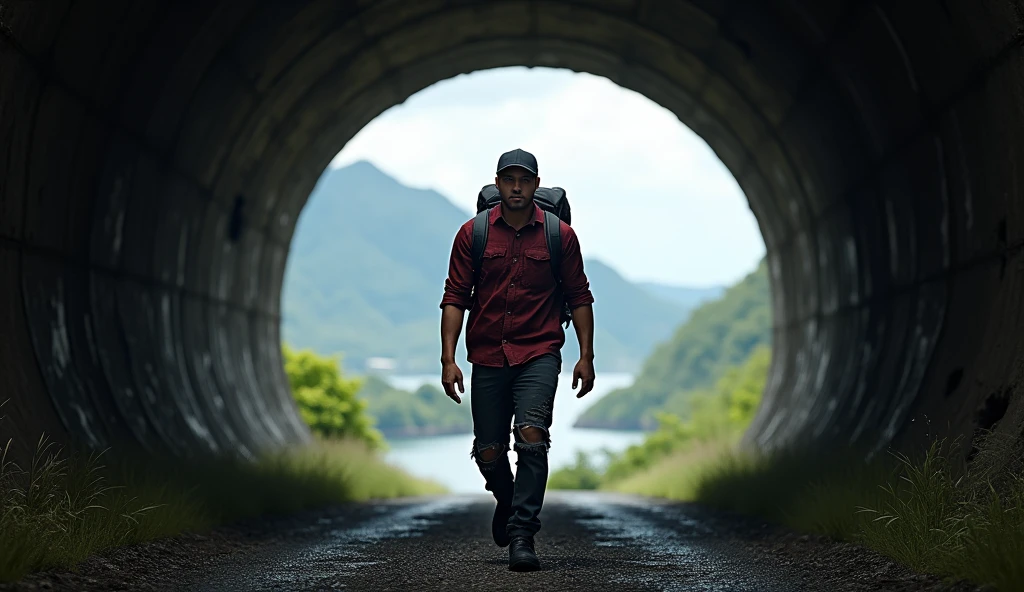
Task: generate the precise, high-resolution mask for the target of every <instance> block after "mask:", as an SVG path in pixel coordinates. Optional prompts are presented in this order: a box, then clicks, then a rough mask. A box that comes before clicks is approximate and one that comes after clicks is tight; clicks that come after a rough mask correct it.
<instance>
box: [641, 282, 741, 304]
mask: <svg viewBox="0 0 1024 592" xmlns="http://www.w3.org/2000/svg"><path fill="white" fill-rule="evenodd" d="M637 285H638V286H640V287H641V288H643V289H645V290H647V291H648V292H650V293H651V294H652V295H654V296H656V297H658V298H661V299H662V300H667V301H669V302H673V303H675V304H676V305H679V306H682V307H684V308H687V309H690V310H692V309H694V308H697V307H698V306H700V305H701V304H704V303H705V302H708V301H710V300H717V299H719V298H721V297H722V294H723V293H725V288H724V287H722V286H712V287H710V288H691V287H688V286H673V285H669V284H659V283H655V282H639V283H638V284H637Z"/></svg>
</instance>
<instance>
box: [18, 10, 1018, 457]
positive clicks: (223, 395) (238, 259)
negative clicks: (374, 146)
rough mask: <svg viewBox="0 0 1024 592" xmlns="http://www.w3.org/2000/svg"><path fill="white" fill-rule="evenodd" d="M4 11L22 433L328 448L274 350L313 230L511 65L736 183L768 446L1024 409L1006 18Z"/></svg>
mask: <svg viewBox="0 0 1024 592" xmlns="http://www.w3.org/2000/svg"><path fill="white" fill-rule="evenodd" d="M3 6H4V8H3V11H2V12H0V21H2V22H3V24H4V26H3V27H0V52H2V53H0V89H2V90H0V139H2V141H0V151H2V155H0V156H2V157H0V163H2V166H3V169H2V175H3V178H4V179H5V183H4V185H3V188H2V192H0V237H2V239H0V277H2V278H3V286H5V287H4V289H3V291H2V294H3V296H2V300H0V304H2V306H0V328H2V329H3V334H4V335H5V336H8V339H5V340H4V343H3V344H2V345H0V364H2V367H3V369H4V370H3V373H2V374H0V381H2V383H0V390H2V391H4V392H8V393H11V398H12V399H13V401H12V402H9V405H8V407H7V409H6V410H5V412H6V413H7V415H8V421H7V423H6V425H3V427H2V429H4V430H5V431H7V432H10V433H11V434H12V435H14V436H15V437H16V439H17V440H19V441H21V442H25V441H27V442H34V441H35V439H36V438H37V434H38V432H39V431H41V430H46V431H49V432H51V433H59V434H63V435H64V436H65V437H67V438H70V439H74V440H79V441H83V442H84V443H86V444H89V445H92V446H103V445H106V444H109V443H111V442H115V441H119V440H128V441H132V442H136V443H138V444H139V445H140V446H141V447H142V448H144V449H147V450H154V451H155V450H160V449H170V450H172V451H174V452H176V453H180V454H196V453H203V452H205V451H211V450H212V451H226V450H242V451H244V452H245V453H252V452H254V451H258V450H260V449H264V448H272V447H275V446H281V445H284V444H286V443H288V442H301V441H305V440H306V439H308V432H307V431H306V430H305V429H304V427H303V426H302V425H301V422H300V421H299V420H298V418H297V415H296V413H295V409H294V406H293V404H292V403H291V402H290V399H289V397H288V392H287V382H286V380H285V378H284V375H283V370H282V369H281V361H280V351H279V350H278V347H277V344H278V343H279V339H278V331H279V327H278V324H279V310H280V302H279V299H280V288H281V275H282V272H283V269H284V263H285V258H286V255H287V248H288V243H289V239H290V237H291V233H292V231H293V229H294V224H295V221H296V218H297V215H298V212H299V210H300V209H301V207H302V205H303V203H304V201H305V199H306V197H307V196H308V195H309V192H310V190H311V189H312V187H313V184H314V183H315V182H316V179H317V178H318V177H319V174H320V172H321V171H323V170H324V168H325V167H326V166H327V164H328V162H329V161H330V159H331V158H332V157H333V156H334V153H335V150H336V148H337V147H338V146H341V145H344V144H345V142H346V141H347V140H348V139H349V138H351V137H352V135H354V134H355V133H356V131H358V130H359V129H361V128H362V127H363V126H364V125H365V124H366V123H367V122H369V121H370V120H371V119H373V118H374V117H375V116H376V115H378V114H379V113H380V112H382V111H383V110H384V109H386V108H387V107H390V106H391V105H394V104H396V103H400V102H401V101H402V100H404V99H405V98H406V97H408V96H410V95H411V94H412V93H414V92H416V91H418V90H420V89H422V88H425V87H426V86H428V85H430V84H432V83H434V82H436V81H438V80H441V79H445V78H449V77H451V76H455V75H457V74H460V73H463V72H468V71H474V70H479V69H485V68H494V67H500V66H507V65H528V66H530V65H536V66H553V67H563V68H569V69H572V70H577V71H586V72H590V73H593V74H597V75H600V76H604V77H606V78H608V79H610V80H612V81H614V82H615V83H617V84H619V85H620V86H623V87H625V88H629V89H632V90H635V91H637V92H639V93H641V94H643V95H645V96H647V97H649V98H650V99H652V100H653V101H655V102H657V103H658V104H660V105H662V106H664V107H665V108H667V109H669V110H671V111H673V112H674V113H676V114H677V115H678V116H679V118H680V120H681V121H682V122H683V123H684V124H685V125H687V126H688V127H690V128H691V129H693V130H695V131H696V132H697V133H699V134H700V135H701V136H702V137H704V138H705V140H706V141H707V142H708V144H709V145H710V146H711V147H712V149H713V150H714V151H715V153H716V154H717V155H718V156H719V158H720V159H721V160H722V161H723V162H724V163H725V164H726V166H727V167H728V168H729V169H730V170H731V171H732V172H733V174H734V176H735V177H736V179H737V181H738V182H739V184H740V186H741V187H742V188H743V190H744V192H745V193H746V195H747V197H748V199H749V201H750V205H751V209H752V210H753V212H754V214H755V215H756V217H757V219H758V221H759V224H760V226H761V230H762V235H763V237H764V240H765V245H766V247H767V250H768V259H769V264H770V271H771V274H770V275H771V285H772V295H773V308H774V310H773V317H774V323H775V328H774V331H773V349H774V351H775V355H774V356H773V361H772V367H771V370H770V374H769V381H768V386H767V387H766V391H765V394H764V400H763V403H762V406H761V409H760V411H759V413H758V415H757V417H756V418H755V420H754V423H753V425H752V426H751V428H750V430H749V431H748V434H747V438H746V441H747V443H748V444H750V445H754V446H758V447H762V448H776V447H785V446H794V445H801V444H806V443H808V442H818V443H832V444H836V445H841V446H849V445H865V444H866V445H867V446H868V447H870V448H873V449H881V448H882V447H885V446H888V445H891V444H896V445H900V446H910V445H914V444H919V443H920V442H921V441H922V440H923V439H924V438H926V437H928V436H930V435H937V434H927V433H925V431H924V430H925V428H923V426H922V423H923V422H913V421H911V420H912V419H913V418H914V417H915V416H918V415H922V414H928V415H929V416H931V417H932V418H941V419H942V420H943V421H941V424H942V428H941V429H942V430H943V431H944V432H946V433H949V434H969V433H971V432H972V430H973V429H974V427H976V424H977V421H978V420H977V410H978V408H979V406H980V405H982V403H983V401H984V400H985V397H987V396H988V394H990V393H991V392H993V391H995V390H998V391H1000V392H1003V391H1004V390H1006V389H1009V390H1010V391H1011V395H1010V396H1009V397H1008V400H1009V402H1008V403H1007V405H1006V407H1007V411H1006V412H1005V417H1010V418H1019V417H1021V415H1022V413H1024V412H1022V411H1021V409H1020V407H1021V405H1020V403H1019V401H1020V400H1021V397H1020V394H1019V393H1020V389H1021V388H1022V387H1021V386H1020V385H1021V384H1022V381H1021V380H1020V379H1021V373H1022V370H1021V368H1022V361H1024V349H1022V343H1021V340H1020V339H1019V338H1017V337H1016V336H1017V335H1019V334H1021V332H1020V328H1021V324H1022V323H1024V319H1022V317H1021V315H1020V306H1019V303H1020V302H1021V301H1022V299H1021V296H1022V294H1021V291H1022V290H1024V281H1022V277H1021V271H1020V270H1021V267H1022V265H1021V248H1020V247H1021V246H1022V243H1024V211H1022V210H1021V208H1020V207H1019V203H1021V190H1020V186H1021V183H1020V175H1021V173H1020V171H1019V170H1018V167H1017V166H1016V165H1015V163H1016V162H1019V161H1020V154H1021V152H1022V149H1024V147H1022V145H1021V143H1022V142H1024V140H1022V139H1021V138H1022V137H1024V136H1022V135H1021V134H1019V133H1016V132H1018V131H1019V130H1020V129H1021V128H1022V127H1024V113H1022V111H1021V107H1020V105H1022V104H1024V101H1022V100H1021V99H1022V94H1024V79H1022V74H1021V72H1022V71H1024V69H1022V68H1021V65H1022V62H1021V59H1022V55H1021V51H1022V50H1021V40H1022V34H1021V32H1020V31H1021V11H1020V5H1019V4H1018V3H1017V2H1004V1H996V0H992V1H988V2H981V3H977V2H967V1H951V2H944V3H937V2H936V3H933V2H927V1H922V2H916V3H906V4H905V5H900V6H898V7H882V6H880V5H878V4H875V3H871V2H852V1H851V2H843V1H836V2H828V3H824V2H804V1H802V0H777V1H773V2H760V3H758V2H748V1H739V0H734V1H729V2H704V1H701V0H693V1H691V2H685V1H680V2H672V3H661V2H651V1H645V0H622V1H596V0H595V1H572V2H569V1H564V2H563V1H554V0H552V1H536V2H522V1H498V2H487V3H484V2H471V1H465V2H441V1H438V2H411V1H403V0H390V1H385V2H377V3H372V4H370V3H366V4H364V3H344V4H339V3H333V2H326V1H323V2H318V1H313V0H311V1H309V2H301V3H290V4H288V5H284V4H274V3H267V4H258V5H252V6H248V5H236V4H232V3H228V2H211V3H206V4H205V5H204V6H201V7H200V6H186V5H180V4H178V3H165V4H155V3H154V4H152V5H148V6H145V7H138V6H133V5H132V4H131V3H128V2H108V3H103V4H102V5H91V4H87V3H74V4H72V3H70V2H54V3H20V4H6V3H5V4H4V5H3ZM239 195H244V196H245V208H244V216H243V217H241V220H242V222H241V223H240V224H232V222H231V220H232V212H233V210H234V203H235V200H236V198H237V196H239ZM232 238H235V239H236V240H232ZM952 368H962V369H963V370H962V372H963V374H962V378H961V380H960V381H958V382H959V383H960V384H959V386H958V388H957V389H956V390H955V392H954V393H953V394H951V395H948V396H947V395H946V393H945V391H946V385H947V383H948V375H949V372H950V369H952ZM936 423H938V422H936ZM936 423H933V425H936ZM1021 426H1022V421H1021V420H1014V421H1006V420H1005V419H1004V420H1002V421H1000V422H998V429H1001V430H1009V431H1014V432H1016V434H1017V436H1019V434H1020V429H1021ZM931 431H933V432H934V431H938V429H933V430H931Z"/></svg>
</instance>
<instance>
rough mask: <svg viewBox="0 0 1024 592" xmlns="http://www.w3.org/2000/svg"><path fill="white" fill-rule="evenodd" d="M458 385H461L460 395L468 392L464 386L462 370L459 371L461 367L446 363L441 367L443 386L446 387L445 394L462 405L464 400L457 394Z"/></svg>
mask: <svg viewBox="0 0 1024 592" xmlns="http://www.w3.org/2000/svg"><path fill="white" fill-rule="evenodd" d="M456 384H457V385H459V392H460V393H465V392H466V389H465V387H464V386H463V385H462V370H459V365H458V364H456V363H455V362H446V363H445V364H443V365H442V366H441V385H442V386H444V394H446V395H448V397H449V398H451V400H452V401H455V402H456V403H459V404H460V405H461V404H462V398H460V397H459V395H458V394H457V393H456V392H455V385H456Z"/></svg>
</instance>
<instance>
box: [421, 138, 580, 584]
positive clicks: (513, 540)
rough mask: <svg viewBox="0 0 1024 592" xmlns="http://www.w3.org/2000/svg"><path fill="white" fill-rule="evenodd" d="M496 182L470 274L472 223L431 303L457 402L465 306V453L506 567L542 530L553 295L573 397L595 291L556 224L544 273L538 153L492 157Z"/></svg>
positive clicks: (556, 351) (532, 562)
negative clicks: (568, 332)
mask: <svg viewBox="0 0 1024 592" xmlns="http://www.w3.org/2000/svg"><path fill="white" fill-rule="evenodd" d="M495 185H497V187H498V191H499V193H500V195H501V204H500V206H496V207H493V208H491V210H489V211H488V224H489V227H488V234H487V244H486V246H485V248H484V251H483V259H482V262H481V264H480V269H479V270H478V272H477V273H476V274H474V271H473V260H472V253H471V251H472V242H473V220H469V221H468V222H466V223H465V224H463V225H462V227H461V228H460V229H459V231H458V233H457V235H456V237H455V242H454V245H453V246H452V253H451V260H450V261H449V270H448V278H447V279H446V281H445V287H444V297H443V298H442V300H441V309H442V314H441V364H442V369H441V383H442V384H443V386H444V390H445V392H446V393H447V394H448V396H449V397H451V398H452V399H453V400H454V401H455V402H456V403H461V402H462V399H461V398H460V397H459V395H458V393H457V392H456V389H455V387H456V385H458V392H459V393H464V392H465V389H464V387H463V377H462V371H461V370H460V369H459V366H458V364H457V363H456V362H455V344H456V342H457V341H458V338H459V332H460V331H461V329H462V322H463V316H464V314H465V311H466V310H467V309H469V310H470V313H469V320H468V322H467V323H466V350H467V359H468V361H469V362H470V364H472V376H471V380H472V382H471V386H472V397H471V401H470V402H471V408H472V413H473V436H474V441H473V450H472V456H473V458H474V459H475V460H476V463H477V466H478V467H479V468H480V472H481V474H482V475H483V476H484V480H485V482H486V485H485V488H486V489H487V490H488V491H490V492H492V493H493V495H494V498H495V499H496V500H497V505H496V507H495V510H494V517H493V520H492V523H491V534H492V536H493V537H494V542H495V543H497V544H498V545H499V546H501V547H505V546H508V547H509V569H512V570H517V571H520V570H521V571H530V570H536V569H540V561H539V560H538V559H537V555H536V553H535V551H534V541H533V537H534V535H535V534H536V533H537V532H538V531H539V530H540V519H539V514H540V510H541V506H542V505H543V502H544V491H545V489H546V487H547V478H548V457H547V454H548V448H549V446H550V442H551V439H550V434H549V432H548V430H549V428H550V427H551V420H552V409H553V405H554V400H555V390H556V387H557V385H558V375H559V373H560V372H561V368H562V355H561V349H562V345H564V343H565V333H564V331H563V330H562V325H561V323H560V318H559V315H560V312H561V310H562V300H563V299H564V301H565V302H566V303H567V304H568V305H569V308H570V309H571V310H572V322H573V324H574V325H575V327H576V337H577V339H578V340H579V344H580V360H579V362H577V364H576V366H575V369H574V370H573V384H572V387H573V388H574V389H575V388H576V386H577V384H579V383H582V384H581V386H580V391H579V393H578V394H577V395H576V396H577V397H582V396H584V395H585V394H587V393H588V392H590V390H591V389H592V388H593V387H594V349H593V336H594V312H593V308H592V306H591V305H592V303H593V302H594V297H593V295H592V294H591V292H590V284H589V282H588V280H587V276H586V275H585V274H584V272H583V259H582V257H581V255H580V246H579V241H578V240H577V237H576V234H575V232H573V230H572V228H571V227H570V226H569V225H568V224H566V223H565V222H561V221H560V222H559V224H560V229H561V241H562V253H563V255H562V261H561V266H560V272H561V273H560V277H559V278H556V277H555V274H554V273H553V272H552V265H551V260H550V255H549V252H548V247H547V242H546V238H545V228H544V224H545V216H544V212H543V211H542V210H541V209H540V207H539V206H538V205H537V204H536V203H534V200H533V196H534V192H535V191H536V190H537V188H538V187H539V186H540V177H539V176H538V172H537V160H536V158H534V156H533V155H532V154H530V153H529V152H525V151H523V150H518V149H517V150H513V151H510V152H506V153H505V154H502V155H501V157H500V158H499V159H498V167H497V172H496V178H495ZM474 275H475V276H476V277H474ZM559 280H560V283H559ZM513 418H514V422H513ZM510 425H511V426H512V428H511V430H510ZM510 432H511V433H512V434H513V435H514V438H515V443H514V446H515V451H516V454H517V457H518V460H517V462H516V475H515V478H514V479H513V475H512V468H511V466H510V465H509V460H508V445H509V440H510V438H509V434H510Z"/></svg>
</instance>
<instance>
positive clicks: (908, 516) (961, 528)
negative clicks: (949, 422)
mask: <svg viewBox="0 0 1024 592" xmlns="http://www.w3.org/2000/svg"><path fill="white" fill-rule="evenodd" d="M951 448H952V447H951V446H948V445H947V444H946V443H945V442H944V441H937V442H934V443H933V444H932V445H931V446H930V447H929V448H928V450H926V451H924V453H923V454H922V455H920V457H919V458H911V457H909V456H907V455H903V454H899V453H892V454H888V455H882V456H880V457H878V458H875V459H874V460H872V461H871V462H865V461H863V457H862V456H860V457H858V456H852V455H850V454H846V455H837V454H835V453H832V454H825V453H823V452H819V453H818V454H811V453H808V452H793V451H788V452H783V453H778V454H774V455H754V454H749V453H741V452H738V451H737V450H736V449H735V448H734V447H733V446H732V445H731V443H728V442H723V443H721V444H719V445H717V446H707V447H705V448H704V449H701V450H697V449H688V450H685V451H682V452H680V453H678V454H675V455H672V456H670V457H668V458H666V459H663V460H662V461H661V462H659V463H658V464H656V465H654V466H652V467H651V468H650V469H649V470H647V471H645V472H643V473H639V474H636V475H632V476H630V477H629V478H627V479H625V480H622V481H619V482H616V483H611V484H605V485H604V486H603V487H605V488H611V489H615V490H619V491H626V492H632V493H639V494H646V495H656V496H661V497H668V498H672V499H680V500H688V501H696V502H700V503H703V504H706V505H709V506H713V507H717V508H721V509H726V510H730V511H735V512H741V513H745V514H750V515H756V516H760V517H762V518H765V519H768V520H770V521H773V522H776V523H780V524H786V525H788V526H790V527H792V528H795V529H797V530H800V531H804V532H812V533H817V534H822V535H826V536H829V537H832V538H835V539H841V540H846V541H850V542H854V543H858V544H861V545H863V546H865V547H867V548H870V549H873V550H875V551H877V552H880V553H882V554H884V555H887V556H889V557H891V558H893V559H895V560H897V561H899V562H900V563H902V564H904V565H907V566H908V567H910V568H911V569H913V570H915V571H918V572H923V573H933V574H938V575H942V576H946V577H948V578H949V579H951V580H967V581H970V582H973V583H975V584H978V585H990V586H993V587H995V588H996V589H998V590H1020V589H1024V562H1022V561H1021V558H1022V557H1024V476H1021V474H1020V473H1006V472H1002V473H997V472H994V471H991V470H988V468H986V467H985V466H984V465H981V464H974V465H969V466H967V468H964V467H963V466H961V465H957V464H956V463H954V462H953V461H952V460H951V459H952V458H955V455H953V454H950V453H949V452H948V451H949V450H950V449H951Z"/></svg>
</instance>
